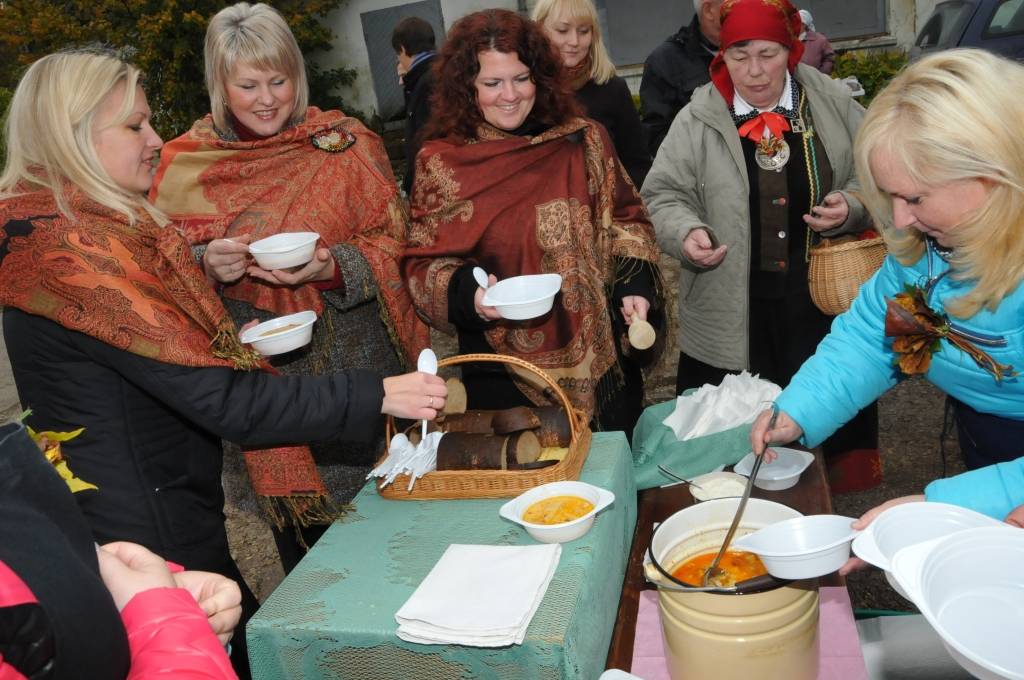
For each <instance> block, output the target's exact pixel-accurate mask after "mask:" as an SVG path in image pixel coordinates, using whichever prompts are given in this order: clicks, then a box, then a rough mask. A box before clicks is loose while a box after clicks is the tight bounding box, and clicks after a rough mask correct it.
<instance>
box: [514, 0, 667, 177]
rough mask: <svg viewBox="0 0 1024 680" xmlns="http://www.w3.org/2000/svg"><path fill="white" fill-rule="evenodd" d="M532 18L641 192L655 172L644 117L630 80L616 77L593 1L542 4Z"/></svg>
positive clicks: (545, 1)
mask: <svg viewBox="0 0 1024 680" xmlns="http://www.w3.org/2000/svg"><path fill="white" fill-rule="evenodd" d="M532 16H533V20H534V21H536V22H537V23H538V24H540V25H541V27H542V28H543V29H544V33H545V34H546V35H547V36H548V39H549V40H550V41H551V42H552V43H553V44H554V46H555V48H556V49H558V56H560V57H561V58H562V64H563V65H564V66H565V68H566V69H567V70H568V71H569V84H570V85H571V86H572V88H573V90H575V91H576V100H577V101H579V103H580V104H582V105H583V108H584V109H585V110H586V113H587V116H588V117H590V118H593V119H594V120H596V121H597V122H598V123H600V124H601V125H603V126H604V127H605V129H606V130H608V134H610V135H611V137H612V143H614V144H615V153H616V154H618V156H619V160H620V161H621V162H622V165H623V166H624V167H625V168H626V172H627V173H628V174H629V178H630V179H631V180H633V184H634V185H636V188H637V190H639V189H640V187H641V185H643V183H644V178H645V177H647V171H648V170H650V169H651V154H650V153H648V151H647V143H646V141H645V138H644V130H643V126H641V125H640V116H639V115H638V114H637V112H636V107H635V106H634V105H633V95H632V94H630V92H629V86H628V85H626V81H625V80H623V79H622V78H620V77H619V76H617V75H615V65H614V64H613V63H612V60H611V58H610V57H609V56H608V50H606V49H605V46H604V40H603V39H602V38H601V24H600V22H599V21H598V20H597V9H596V8H595V7H594V3H593V2H591V0H540V1H539V2H538V3H537V4H536V5H535V6H534V8H533V15H532Z"/></svg>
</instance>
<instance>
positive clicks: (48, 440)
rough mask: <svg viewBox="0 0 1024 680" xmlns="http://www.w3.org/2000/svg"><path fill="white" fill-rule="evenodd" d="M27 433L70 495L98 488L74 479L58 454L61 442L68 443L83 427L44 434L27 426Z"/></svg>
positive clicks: (25, 413) (25, 414)
mask: <svg viewBox="0 0 1024 680" xmlns="http://www.w3.org/2000/svg"><path fill="white" fill-rule="evenodd" d="M31 413H32V411H30V410H29V411H25V412H24V413H22V414H21V416H20V417H19V418H18V420H24V419H25V418H26V417H27V416H28V415H29V414H31ZM25 429H26V430H27V431H28V436H29V437H31V438H32V441H34V442H35V443H36V444H38V445H39V450H40V451H42V452H43V455H44V456H46V460H48V461H50V464H51V465H53V467H54V469H55V470H57V474H59V475H60V478H61V479H63V480H64V482H65V483H66V484H67V485H68V488H69V489H71V493H78V492H79V491H86V490H87V489H96V488H98V487H97V486H96V485H95V484H90V483H89V482H86V481H83V480H81V479H79V478H78V477H75V473H73V472H72V471H71V468H69V467H68V462H67V460H65V458H64V455H63V454H62V453H61V452H60V445H61V443H62V442H66V441H70V440H72V439H74V438H75V437H77V436H78V435H80V434H82V433H83V432H85V428H84V427H80V428H78V429H77V430H72V431H71V432H53V431H51V430H46V431H44V432H36V431H35V430H33V429H32V428H31V427H29V426H28V425H26V426H25Z"/></svg>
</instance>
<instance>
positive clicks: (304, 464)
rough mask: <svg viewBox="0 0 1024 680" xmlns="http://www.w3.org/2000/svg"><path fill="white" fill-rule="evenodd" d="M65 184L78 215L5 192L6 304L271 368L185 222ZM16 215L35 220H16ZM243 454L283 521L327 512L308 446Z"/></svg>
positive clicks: (110, 340)
mask: <svg viewBox="0 0 1024 680" xmlns="http://www.w3.org/2000/svg"><path fill="white" fill-rule="evenodd" d="M65 193H66V196H67V201H68V205H69V209H70V211H71V214H72V215H74V219H71V218H69V217H68V216H65V215H62V214H61V213H60V211H59V210H58V209H57V205H56V201H55V200H54V197H53V195H52V194H51V193H50V192H49V191H29V193H25V194H22V195H20V196H16V197H14V198H10V199H6V200H3V201H0V243H2V244H3V248H0V251H3V253H2V254H3V257H2V259H0V305H4V306H11V307H16V308H18V309H20V310H22V311H25V312H28V313H29V314H35V315H37V316H42V317H46V318H48V319H50V320H52V321H55V322H57V323H59V324H60V325H61V326H64V327H65V328H68V329H71V330H74V331H78V332H80V333H85V334H86V335H89V336H91V337H94V338H96V339H98V340H101V341H102V342H105V343H107V344H108V345H112V346H114V347H117V348H118V349H122V350H125V351H127V352H131V353H133V354H138V355H140V356H144V357H147V358H150V359H156V360H158V361H163V362H166V363H169V364H175V365H178V366H195V367H201V366H230V367H232V368H235V369H239V370H251V369H256V368H260V367H261V366H262V367H264V368H267V367H266V365H265V364H262V362H261V361H260V358H259V356H258V355H257V354H256V353H254V352H253V351H252V350H249V349H246V348H244V347H243V346H242V344H241V343H240V342H239V340H238V331H237V329H236V328H235V325H234V323H233V322H232V321H231V318H230V316H228V313H227V311H226V310H225V309H224V305H223V304H222V303H221V301H220V298H218V297H217V295H216V293H214V292H213V290H212V289H211V288H210V285H209V282H208V281H207V279H206V276H205V275H204V274H203V273H202V271H200V269H199V268H198V267H197V266H196V262H195V259H194V257H193V256H192V250H191V247H190V246H189V243H188V241H187V240H186V239H185V237H184V235H183V234H182V233H181V231H180V230H178V229H177V228H176V227H175V226H173V225H168V226H167V227H160V226H158V225H157V224H156V223H155V222H153V220H152V219H151V218H150V217H149V216H148V215H147V214H145V213H142V214H141V215H140V219H139V220H138V221H136V223H135V224H130V223H129V220H128V218H127V216H125V215H124V214H122V213H119V212H116V211H113V210H110V209H109V208H106V207H104V206H102V205H99V204H98V203H96V202H94V201H92V200H91V199H89V198H87V197H85V196H84V195H83V194H82V193H81V192H79V191H78V190H77V189H75V188H74V187H72V186H68V187H66V189H65ZM18 222H21V223H26V222H27V223H28V224H30V225H31V229H26V228H25V225H24V224H21V225H18V228H17V229H13V228H12V226H13V225H16V224H17V223H18ZM246 463H247V464H248V467H249V474H250V477H251V478H252V480H253V486H254V487H255V489H256V492H257V493H258V494H260V497H261V498H260V500H261V504H262V505H263V506H264V507H265V508H266V509H267V510H268V511H270V513H271V515H272V517H274V518H275V519H276V520H278V523H280V521H281V519H282V517H283V516H288V517H289V519H291V520H295V521H299V522H302V523H309V522H310V521H321V520H322V519H324V517H325V515H327V514H330V513H329V512H328V510H327V506H326V505H325V503H326V501H327V489H326V487H325V486H324V484H323V481H322V480H321V479H320V476H319V474H318V473H317V470H316V466H315V465H314V463H313V457H312V455H311V454H310V452H309V449H308V448H306V447H300V446H295V447H285V448H277V449H271V450H261V451H250V452H247V453H246Z"/></svg>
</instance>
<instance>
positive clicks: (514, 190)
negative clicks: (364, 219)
mask: <svg viewBox="0 0 1024 680" xmlns="http://www.w3.org/2000/svg"><path fill="white" fill-rule="evenodd" d="M613 149H614V147H613V145H612V142H611V139H610V137H609V136H608V133H607V132H606V131H605V130H604V128H603V127H601V126H599V125H596V124H595V123H594V122H593V121H590V120H587V119H583V118H576V119H573V120H571V121H569V122H568V123H566V124H563V125H560V126H557V127H554V128H551V129H549V130H547V131H546V132H544V133H542V134H540V135H538V136H536V137H518V136H513V135H509V134H506V133H503V132H501V131H499V130H497V129H495V128H492V127H490V126H483V127H481V128H480V130H479V131H478V138H477V139H475V140H472V141H471V142H470V143H460V142H458V141H456V140H452V139H441V140H431V141H428V142H426V143H425V144H424V145H423V148H422V150H421V152H420V154H419V156H418V157H417V162H416V183H415V186H414V187H413V196H412V228H411V230H410V237H409V241H410V248H409V249H408V250H407V251H406V257H405V259H404V260H403V265H402V266H403V272H404V274H405V276H406V280H407V281H408V283H409V288H410V290H411V291H412V296H413V301H414V302H415V303H416V308H417V309H418V310H419V312H420V314H421V315H423V316H424V318H426V319H427V320H428V323H430V324H431V325H432V326H434V327H435V328H439V329H441V330H445V331H447V332H454V329H453V328H452V327H451V325H450V324H449V322H448V285H449V282H450V280H451V277H452V274H453V273H454V272H455V270H456V269H458V268H459V267H460V266H462V265H463V264H464V263H466V262H474V263H476V264H479V265H480V266H481V267H483V268H484V269H486V270H487V271H488V272H491V273H493V274H495V275H496V276H497V277H498V278H499V279H503V278H506V277H509V276H517V275H519V274H539V273H547V272H551V273H558V274H561V275H562V289H561V293H560V295H559V296H558V297H557V298H556V299H555V306H554V309H553V311H552V313H551V314H548V315H545V316H544V317H541V318H540V319H537V320H534V321H532V322H514V323H498V324H496V326H495V327H494V328H493V329H492V330H489V331H487V333H486V337H487V340H488V342H489V343H490V345H491V347H492V348H493V349H494V351H495V352H496V353H499V354H510V355H513V356H517V357H520V358H522V359H525V360H526V361H529V362H531V363H534V364H536V365H537V366H539V367H541V368H543V369H545V370H546V371H547V372H548V373H550V374H551V375H552V377H554V378H555V380H557V381H558V383H559V385H560V386H561V387H562V388H563V389H564V390H565V391H566V392H567V394H568V395H569V397H570V399H571V400H572V402H573V403H574V405H576V406H577V407H578V408H580V409H582V410H583V411H585V412H586V413H587V414H588V415H593V413H594V411H595V408H596V403H595V402H596V399H595V395H596V388H597V385H598V383H599V382H600V380H601V377H602V376H603V375H604V374H605V373H606V372H607V371H608V370H609V369H610V368H611V367H612V366H613V365H615V363H616V360H617V359H616V352H615V345H614V343H615V341H616V339H615V337H614V334H613V331H612V324H611V318H610V316H609V313H608V296H609V294H610V291H611V289H612V286H613V284H614V283H615V281H616V279H617V278H618V277H620V276H621V274H622V273H621V272H617V271H616V265H617V262H618V261H619V258H635V259H639V260H644V261H647V262H651V263H657V260H658V247H657V245H656V243H655V239H654V230H653V228H652V226H651V222H650V218H649V216H648V214H647V210H646V209H645V208H644V206H643V204H642V202H641V200H640V197H639V196H638V195H637V193H636V190H635V189H634V188H633V187H632V185H631V184H630V183H629V182H628V181H627V180H626V179H624V177H625V175H624V171H623V170H622V166H621V164H620V163H619V162H618V160H617V158H616V157H615V154H614V151H613ZM510 370H511V371H512V372H513V376H514V377H515V378H516V380H517V384H518V386H519V387H520V389H522V390H523V391H524V393H526V394H527V395H528V396H529V397H530V398H531V399H533V400H534V401H538V402H541V401H542V400H543V397H542V395H541V394H540V392H539V391H538V390H537V389H536V388H532V387H531V386H530V385H528V384H527V382H526V381H527V378H528V374H523V373H521V372H520V370H519V369H512V368H511V367H510ZM534 384H535V383H534Z"/></svg>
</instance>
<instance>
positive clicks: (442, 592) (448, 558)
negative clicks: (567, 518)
mask: <svg viewBox="0 0 1024 680" xmlns="http://www.w3.org/2000/svg"><path fill="white" fill-rule="evenodd" d="M561 554H562V546H561V545H559V544H557V543H554V544H545V545H512V546H506V545H502V546H495V545H457V544H452V545H450V546H448V549H447V550H445V552H444V554H443V555H442V556H441V559H439V560H438V561H437V564H435V565H434V568H433V569H431V570H430V573H429V574H427V576H426V578H424V579H423V582H422V583H420V585H419V587H418V588H417V589H416V592H414V593H413V594H412V596H411V597H410V598H409V599H408V600H406V602H405V604H404V605H402V608H401V609H399V610H398V613H396V614H395V620H396V621H398V624H399V625H398V637H400V638H402V639H403V640H406V641H408V642H417V643H422V644H428V645H430V644H459V645H469V646H473V647H504V646H506V645H511V644H521V643H522V642H523V639H524V638H525V637H526V629H527V627H528V626H529V625H530V620H531V619H532V618H533V615H534V614H535V613H536V612H537V608H538V607H539V606H540V602H541V600H543V599H544V593H545V592H546V591H547V588H548V584H549V583H550V582H551V577H552V576H553V575H554V573H555V568H556V567H557V566H558V560H559V557H560V556H561Z"/></svg>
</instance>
